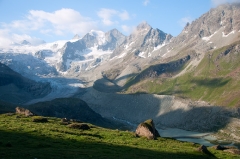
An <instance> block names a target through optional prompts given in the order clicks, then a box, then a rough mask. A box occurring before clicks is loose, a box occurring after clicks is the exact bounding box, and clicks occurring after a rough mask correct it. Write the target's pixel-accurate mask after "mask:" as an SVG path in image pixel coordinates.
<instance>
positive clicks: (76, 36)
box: [72, 34, 81, 40]
mask: <svg viewBox="0 0 240 159" xmlns="http://www.w3.org/2000/svg"><path fill="white" fill-rule="evenodd" d="M80 38H81V37H80V36H79V35H78V34H75V35H74V37H73V38H72V40H79V39H80Z"/></svg>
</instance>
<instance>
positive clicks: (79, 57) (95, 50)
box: [57, 29, 125, 72]
mask: <svg viewBox="0 0 240 159" xmlns="http://www.w3.org/2000/svg"><path fill="white" fill-rule="evenodd" d="M124 40H125V36H124V35H123V34H122V33H120V32H119V31H118V30H116V29H113V30H111V31H109V32H107V33H104V32H101V31H93V30H92V31H91V32H90V33H88V34H86V35H85V36H84V37H83V38H82V39H80V40H78V41H76V42H67V43H66V44H65V45H64V47H63V48H62V49H61V50H60V52H61V62H59V63H58V65H57V69H58V70H60V71H64V72H65V71H67V70H68V69H70V68H71V70H72V71H73V69H75V68H76V67H78V70H79V67H80V70H85V69H87V68H88V69H89V68H91V67H94V66H96V65H97V64H98V63H100V62H102V60H103V57H104V56H105V55H106V54H110V53H112V51H113V50H114V49H115V48H116V47H117V46H119V45H120V44H122V42H123V41H124ZM89 62H90V63H89ZM74 63H75V64H74ZM84 65H87V67H86V66H84Z"/></svg>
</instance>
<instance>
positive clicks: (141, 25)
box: [137, 21, 152, 30]
mask: <svg viewBox="0 0 240 159" xmlns="http://www.w3.org/2000/svg"><path fill="white" fill-rule="evenodd" d="M151 28H152V27H151V26H150V25H149V24H148V23H147V22H146V21H143V22H142V23H140V24H139V25H138V26H137V30H146V29H147V30H149V29H151Z"/></svg>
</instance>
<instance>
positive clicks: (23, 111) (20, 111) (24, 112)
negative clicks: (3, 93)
mask: <svg viewBox="0 0 240 159" xmlns="http://www.w3.org/2000/svg"><path fill="white" fill-rule="evenodd" d="M16 114H22V115H25V116H33V115H34V114H33V113H32V112H30V110H28V109H25V108H21V107H16Z"/></svg>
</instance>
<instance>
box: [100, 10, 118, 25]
mask: <svg viewBox="0 0 240 159" xmlns="http://www.w3.org/2000/svg"><path fill="white" fill-rule="evenodd" d="M117 13H118V12H117V11H116V10H113V9H106V8H102V9H101V10H100V11H99V12H98V13H97V14H98V16H99V17H100V18H102V22H103V24H104V25H113V24H114V21H112V20H111V19H112V17H113V16H115V15H116V14H117Z"/></svg>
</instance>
